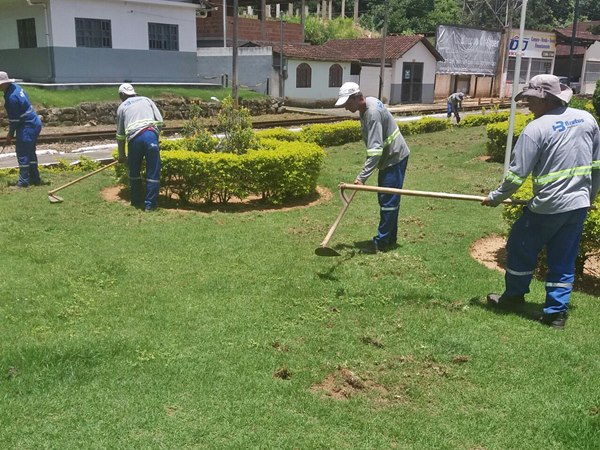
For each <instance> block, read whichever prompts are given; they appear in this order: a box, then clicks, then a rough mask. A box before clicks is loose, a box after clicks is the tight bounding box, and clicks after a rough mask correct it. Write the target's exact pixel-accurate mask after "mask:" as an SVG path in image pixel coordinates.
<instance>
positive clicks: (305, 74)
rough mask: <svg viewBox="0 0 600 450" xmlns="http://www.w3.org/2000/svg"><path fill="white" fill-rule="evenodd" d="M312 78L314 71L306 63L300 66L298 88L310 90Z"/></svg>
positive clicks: (297, 76) (297, 78) (297, 70)
mask: <svg viewBox="0 0 600 450" xmlns="http://www.w3.org/2000/svg"><path fill="white" fill-rule="evenodd" d="M311 77H312V69H311V68H310V66H309V65H308V64H306V63H302V64H300V65H299V66H298V67H296V87H297V88H309V87H310V83H311Z"/></svg>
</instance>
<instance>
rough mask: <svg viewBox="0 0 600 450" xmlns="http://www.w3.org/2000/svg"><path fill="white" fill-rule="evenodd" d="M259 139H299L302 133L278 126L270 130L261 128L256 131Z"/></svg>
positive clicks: (290, 140)
mask: <svg viewBox="0 0 600 450" xmlns="http://www.w3.org/2000/svg"><path fill="white" fill-rule="evenodd" d="M256 136H257V137H258V138H259V139H261V140H262V139H277V140H279V141H288V142H292V141H299V140H300V139H301V138H302V134H301V133H299V132H297V131H292V130H288V129H286V128H282V127H277V128H271V129H268V130H259V131H257V132H256Z"/></svg>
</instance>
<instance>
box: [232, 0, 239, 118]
mask: <svg viewBox="0 0 600 450" xmlns="http://www.w3.org/2000/svg"><path fill="white" fill-rule="evenodd" d="M232 40H233V42H232V44H231V47H232V51H233V52H232V58H231V60H232V68H231V77H232V78H233V80H232V82H231V83H232V84H231V97H233V107H234V108H236V109H237V107H238V60H237V57H238V0H233V36H232Z"/></svg>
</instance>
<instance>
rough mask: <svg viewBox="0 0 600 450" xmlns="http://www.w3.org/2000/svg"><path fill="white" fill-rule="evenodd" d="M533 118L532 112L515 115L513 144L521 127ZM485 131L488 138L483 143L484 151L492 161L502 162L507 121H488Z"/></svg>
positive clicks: (506, 134)
mask: <svg viewBox="0 0 600 450" xmlns="http://www.w3.org/2000/svg"><path fill="white" fill-rule="evenodd" d="M532 119H533V114H528V115H523V114H517V115H516V116H515V124H514V132H513V146H514V145H515V143H516V142H517V139H518V138H519V135H520V134H521V131H523V128H525V126H526V125H527V124H528V123H529V122H530V121H531V120H532ZM485 131H486V133H487V137H488V140H487V142H486V144H485V147H486V152H487V154H488V156H489V157H490V158H491V160H492V161H495V162H503V161H504V154H505V153H506V139H507V137H508V122H498V123H490V124H488V125H486V127H485Z"/></svg>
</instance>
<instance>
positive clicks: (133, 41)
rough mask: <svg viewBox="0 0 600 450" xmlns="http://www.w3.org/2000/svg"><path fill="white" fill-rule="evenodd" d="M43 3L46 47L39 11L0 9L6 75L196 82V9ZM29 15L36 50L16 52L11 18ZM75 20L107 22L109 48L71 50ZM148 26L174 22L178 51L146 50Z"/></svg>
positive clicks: (110, 0)
mask: <svg viewBox="0 0 600 450" xmlns="http://www.w3.org/2000/svg"><path fill="white" fill-rule="evenodd" d="M49 4H50V7H49V8H48V11H49V16H48V22H49V25H50V27H49V29H50V30H51V33H50V36H51V37H50V38H49V41H50V42H49V43H50V46H47V43H46V33H45V18H44V9H43V8H42V7H29V6H27V4H26V3H25V1H24V0H22V1H19V2H15V1H14V0H8V5H5V6H3V10H2V16H1V18H0V37H2V39H0V61H2V66H3V67H2V70H6V71H7V72H8V73H9V74H10V75H11V76H13V77H16V78H19V79H23V80H26V81H32V82H41V83H48V82H54V83H71V82H76V83H83V82H121V81H134V82H139V81H147V82H151V81H162V82H165V81H171V82H193V83H198V82H199V81H200V80H199V77H198V72H197V62H196V14H195V8H196V5H192V4H187V3H181V2H174V1H161V0H156V1H152V2H149V3H145V2H143V1H137V0H130V1H128V2H123V1H116V0H103V1H99V0H60V1H57V0H50V3H49ZM23 5H25V6H23ZM30 17H35V19H36V33H37V41H38V48H37V49H19V48H18V40H17V31H16V20H17V19H19V18H30ZM75 17H85V18H98V19H110V20H111V32H112V48H108V49H101V48H84V47H76V42H75ZM148 22H159V23H169V24H177V25H178V26H179V51H162V50H149V48H148ZM5 61H6V63H5Z"/></svg>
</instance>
